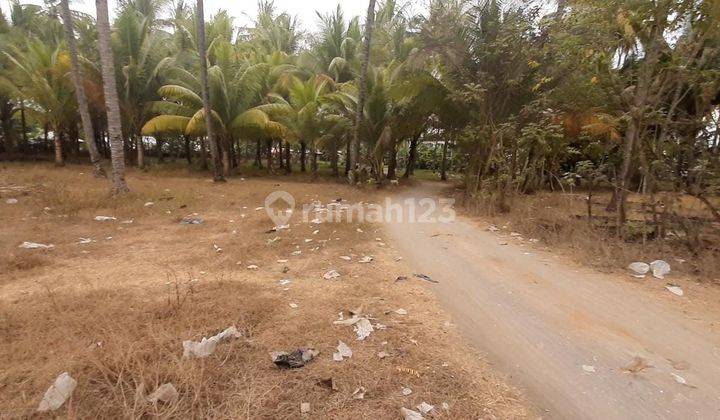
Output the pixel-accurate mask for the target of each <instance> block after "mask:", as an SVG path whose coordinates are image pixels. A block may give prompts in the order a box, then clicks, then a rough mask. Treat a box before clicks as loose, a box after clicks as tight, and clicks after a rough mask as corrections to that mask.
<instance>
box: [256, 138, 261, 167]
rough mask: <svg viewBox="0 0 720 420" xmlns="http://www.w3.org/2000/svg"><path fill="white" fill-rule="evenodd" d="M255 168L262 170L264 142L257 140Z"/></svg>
mask: <svg viewBox="0 0 720 420" xmlns="http://www.w3.org/2000/svg"><path fill="white" fill-rule="evenodd" d="M255 167H256V168H258V169H262V167H263V166H262V141H261V140H260V139H257V140H255Z"/></svg>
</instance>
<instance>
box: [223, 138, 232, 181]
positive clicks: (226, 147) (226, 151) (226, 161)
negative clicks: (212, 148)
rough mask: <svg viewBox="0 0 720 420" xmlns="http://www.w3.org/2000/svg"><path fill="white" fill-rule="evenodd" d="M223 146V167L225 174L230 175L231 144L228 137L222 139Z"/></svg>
mask: <svg viewBox="0 0 720 420" xmlns="http://www.w3.org/2000/svg"><path fill="white" fill-rule="evenodd" d="M220 144H221V150H222V166H223V173H224V174H229V173H230V147H232V146H231V145H230V142H229V141H228V139H227V137H224V136H223V138H222V139H220Z"/></svg>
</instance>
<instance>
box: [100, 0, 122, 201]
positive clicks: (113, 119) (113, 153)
mask: <svg viewBox="0 0 720 420" xmlns="http://www.w3.org/2000/svg"><path fill="white" fill-rule="evenodd" d="M95 8H96V10H97V27H98V44H99V50H100V62H101V64H102V79H103V93H104V94H105V109H106V112H107V124H108V135H109V136H110V159H111V161H112V184H113V187H112V192H113V194H114V195H117V194H123V193H126V192H127V191H128V186H127V182H126V181H125V152H124V150H123V134H122V123H121V122H120V121H121V120H120V102H119V100H118V92H117V85H116V84H115V59H114V58H113V52H112V49H111V48H110V22H109V19H108V6H107V0H95Z"/></svg>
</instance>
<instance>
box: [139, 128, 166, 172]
mask: <svg viewBox="0 0 720 420" xmlns="http://www.w3.org/2000/svg"><path fill="white" fill-rule="evenodd" d="M157 144H158V151H159V150H161V149H160V147H161V143H160V141H159V140H158V142H157ZM135 147H136V148H137V166H138V168H140V169H143V168H145V144H143V139H142V135H139V136H137V137H136V139H135ZM160 161H161V162H162V156H161V157H160Z"/></svg>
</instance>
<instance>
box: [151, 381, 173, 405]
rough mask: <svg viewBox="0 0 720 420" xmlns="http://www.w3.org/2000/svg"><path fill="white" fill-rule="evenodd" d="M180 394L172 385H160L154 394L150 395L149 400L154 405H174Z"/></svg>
mask: <svg viewBox="0 0 720 420" xmlns="http://www.w3.org/2000/svg"><path fill="white" fill-rule="evenodd" d="M179 396H180V394H178V392H177V389H175V386H173V384H171V383H166V384H162V385H160V386H159V387H158V388H157V389H156V390H155V391H154V392H153V393H152V394H150V395H148V397H147V400H148V402H151V403H153V404H155V403H157V402H164V403H172V402H175V401H176V400H177V399H178V397H179Z"/></svg>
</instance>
